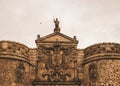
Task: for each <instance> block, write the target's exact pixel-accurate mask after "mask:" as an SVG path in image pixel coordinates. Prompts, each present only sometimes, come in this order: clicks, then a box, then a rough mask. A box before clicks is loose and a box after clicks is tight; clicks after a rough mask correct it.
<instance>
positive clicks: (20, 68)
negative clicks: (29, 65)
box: [15, 62, 25, 83]
mask: <svg viewBox="0 0 120 86" xmlns="http://www.w3.org/2000/svg"><path fill="white" fill-rule="evenodd" d="M24 74H25V67H24V64H23V63H22V62H19V63H18V65H17V66H16V69H15V76H16V83H22V82H23V80H24V76H25V75H24Z"/></svg>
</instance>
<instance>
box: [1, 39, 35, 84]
mask: <svg viewBox="0 0 120 86" xmlns="http://www.w3.org/2000/svg"><path fill="white" fill-rule="evenodd" d="M32 69H33V67H32V64H31V63H30V59H29V48H28V47H27V46H25V45H23V44H20V43H17V42H12V41H0V86H30V84H31V82H32V78H31V77H32V76H34V74H32V72H33V71H34V70H32Z"/></svg>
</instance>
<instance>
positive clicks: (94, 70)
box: [89, 64, 98, 81]
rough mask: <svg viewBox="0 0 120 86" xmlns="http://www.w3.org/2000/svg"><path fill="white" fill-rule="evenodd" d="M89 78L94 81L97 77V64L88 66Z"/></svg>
mask: <svg viewBox="0 0 120 86" xmlns="http://www.w3.org/2000/svg"><path fill="white" fill-rule="evenodd" d="M89 78H90V79H91V80H92V81H96V80H97V79H98V68H97V65H95V64H91V65H90V66H89Z"/></svg>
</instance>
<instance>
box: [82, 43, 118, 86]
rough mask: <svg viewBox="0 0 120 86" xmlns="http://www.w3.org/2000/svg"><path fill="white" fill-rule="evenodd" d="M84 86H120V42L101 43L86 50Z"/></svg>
mask: <svg viewBox="0 0 120 86" xmlns="http://www.w3.org/2000/svg"><path fill="white" fill-rule="evenodd" d="M83 69H84V83H85V84H84V86H120V44H117V43H99V44H95V45H92V46H90V47H87V48H86V49H85V50H84V62H83Z"/></svg>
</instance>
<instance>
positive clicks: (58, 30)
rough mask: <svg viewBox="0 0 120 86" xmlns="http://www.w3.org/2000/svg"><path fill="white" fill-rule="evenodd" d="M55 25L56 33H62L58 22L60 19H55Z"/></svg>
mask: <svg viewBox="0 0 120 86" xmlns="http://www.w3.org/2000/svg"><path fill="white" fill-rule="evenodd" d="M54 23H55V29H54V32H55V33H56V32H60V27H59V23H60V22H59V21H58V18H56V19H54Z"/></svg>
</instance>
